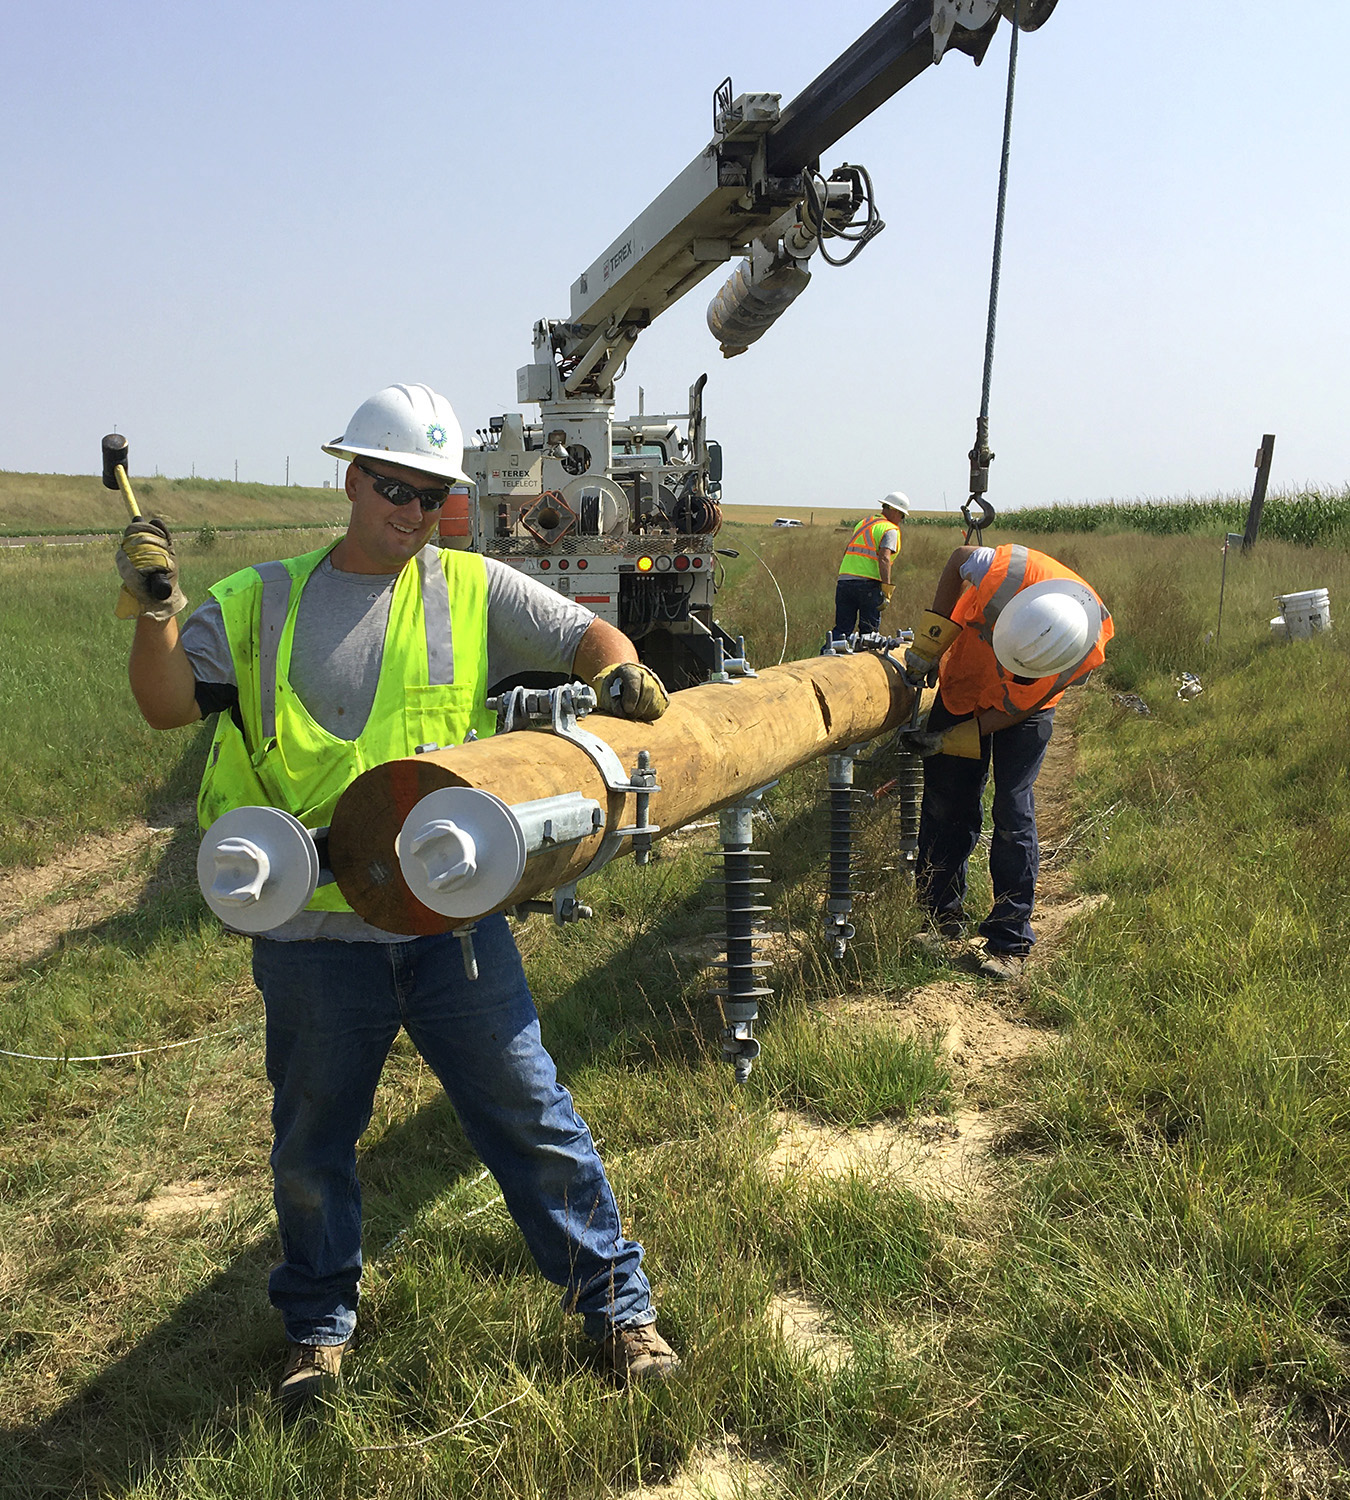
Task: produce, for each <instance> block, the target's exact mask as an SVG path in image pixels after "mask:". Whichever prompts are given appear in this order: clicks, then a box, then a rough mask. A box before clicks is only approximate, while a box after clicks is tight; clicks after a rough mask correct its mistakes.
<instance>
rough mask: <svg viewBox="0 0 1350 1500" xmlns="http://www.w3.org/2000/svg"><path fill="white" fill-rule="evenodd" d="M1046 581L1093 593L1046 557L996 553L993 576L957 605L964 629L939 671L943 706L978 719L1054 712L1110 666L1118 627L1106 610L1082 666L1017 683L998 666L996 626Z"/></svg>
mask: <svg viewBox="0 0 1350 1500" xmlns="http://www.w3.org/2000/svg"><path fill="white" fill-rule="evenodd" d="M1047 578H1071V579H1073V580H1074V581H1075V582H1077V583H1081V584H1083V585H1084V587H1086V588H1091V585H1090V584H1088V583H1087V582H1086V581H1085V580H1084V579H1082V578H1079V576H1078V574H1077V573H1075V572H1074V571H1073V570H1072V569H1071V568H1066V567H1065V566H1064V564H1063V563H1059V562H1056V561H1055V559H1054V558H1053V557H1050V556H1048V555H1047V554H1046V553H1044V552H1037V551H1036V550H1035V549H1034V548H1031V547H1010V546H1004V547H995V548H994V560H993V562H991V563H990V564H989V571H988V572H987V573H986V574H985V575H984V577H983V578H982V579H981V580H980V581H979V583H977V584H976V585H975V586H974V587H973V588H968V589H967V590H966V591H965V593H964V594H962V595H961V597H960V598H959V599H958V600H957V601H956V608H955V609H953V610H952V619H953V620H955V622H956V623H957V624H958V625H960V626H962V627H963V628H962V630H961V634H960V635H959V636H957V638H956V640H955V641H954V642H953V644H952V647H951V649H950V650H949V651H948V652H947V653H946V655H945V656H944V657H943V658H942V665H941V667H940V668H939V670H938V683H939V686H940V687H941V689H942V701H943V703H944V704H945V705H946V706H947V707H948V708H949V709H950V710H951V711H952V713H954V714H979V713H984V712H985V711H986V710H987V709H999V710H1001V711H1002V712H1004V713H1010V714H1017V713H1026V712H1028V711H1034V710H1035V709H1038V708H1051V707H1053V705H1054V704H1056V703H1058V702H1059V700H1060V699H1061V698H1062V697H1063V696H1064V689H1065V688H1066V687H1068V686H1069V684H1070V683H1072V682H1077V681H1078V680H1079V679H1080V678H1082V677H1086V676H1087V674H1088V673H1089V672H1091V671H1092V670H1093V669H1094V668H1095V667H1099V666H1101V664H1102V662H1104V661H1105V660H1106V653H1105V650H1104V647H1105V646H1106V643H1107V641H1109V640H1110V639H1111V637H1112V636H1113V635H1114V634H1115V631H1116V627H1115V625H1114V624H1113V623H1112V621H1111V616H1110V614H1109V613H1108V612H1107V610H1106V606H1105V605H1103V606H1102V628H1101V633H1100V634H1099V635H1098V636H1097V639H1096V640H1095V641H1094V642H1093V644H1092V646H1091V648H1090V649H1089V650H1088V652H1087V654H1086V655H1085V656H1084V657H1083V659H1082V660H1081V661H1079V662H1076V663H1075V664H1074V665H1073V666H1070V667H1066V668H1065V669H1064V671H1062V672H1060V673H1059V674H1058V675H1057V676H1055V677H1038V678H1036V679H1034V680H1033V681H1031V682H1019V681H1018V680H1017V679H1016V677H1014V675H1013V674H1012V673H1011V672H1009V671H1007V670H1006V669H1005V668H1004V667H1002V666H1000V665H999V660H998V658H997V657H996V656H995V655H994V646H993V638H994V622H995V621H996V620H997V619H998V617H999V614H1000V613H1001V612H1002V610H1003V609H1004V607H1005V606H1006V605H1007V604H1008V602H1009V601H1010V600H1011V599H1013V598H1014V597H1015V596H1016V595H1017V594H1018V593H1019V592H1020V591H1021V590H1022V589H1024V588H1029V587H1030V586H1031V585H1032V584H1033V583H1041V582H1043V581H1044V580H1045V579H1047ZM1094 592H1095V590H1094Z"/></svg>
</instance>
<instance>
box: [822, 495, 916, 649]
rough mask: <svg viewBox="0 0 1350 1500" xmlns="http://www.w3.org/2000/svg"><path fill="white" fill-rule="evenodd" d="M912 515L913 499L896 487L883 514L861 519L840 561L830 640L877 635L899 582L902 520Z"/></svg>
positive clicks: (884, 501)
mask: <svg viewBox="0 0 1350 1500" xmlns="http://www.w3.org/2000/svg"><path fill="white" fill-rule="evenodd" d="M908 515H909V501H908V500H907V499H906V498H905V496H904V495H902V494H901V493H900V491H899V490H893V491H892V492H891V493H890V494H889V495H887V496H886V498H885V499H884V500H883V501H882V502H881V514H880V515H879V516H868V517H867V519H866V520H864V521H859V522H858V524H857V526H855V527H854V529H853V535H852V536H851V537H850V538H849V543H848V546H847V547H846V548H845V549H844V559H843V561H842V562H841V563H840V564H839V581H838V582H837V583H836V584H835V586H834V629H833V630H831V631H830V639H831V640H835V641H846V640H848V638H849V636H851V635H869V634H875V632H876V631H877V630H879V629H880V628H881V611H882V608H883V607H884V606H885V604H886V603H888V602H889V600H890V597H891V593H892V591H893V590H894V587H895V585H894V584H893V583H892V582H891V565H892V564H893V563H894V561H895V559H896V558H897V557H899V555H900V523H901V521H903V520H904V519H905V517H906V516H908Z"/></svg>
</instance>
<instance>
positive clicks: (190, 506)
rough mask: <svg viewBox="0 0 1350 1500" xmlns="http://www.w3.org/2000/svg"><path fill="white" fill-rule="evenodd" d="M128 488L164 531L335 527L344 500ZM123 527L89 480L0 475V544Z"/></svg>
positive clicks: (167, 484)
mask: <svg viewBox="0 0 1350 1500" xmlns="http://www.w3.org/2000/svg"><path fill="white" fill-rule="evenodd" d="M132 489H133V490H134V492H135V495H136V500H137V503H138V504H139V506H140V508H141V511H142V513H143V514H145V515H147V516H152V515H158V516H162V517H163V519H164V520H165V521H167V522H168V524H169V527H170V529H171V530H172V531H173V532H174V533H175V534H177V533H178V532H186V531H191V532H197V531H200V530H202V529H203V528H214V529H215V530H217V531H225V530H230V531H235V530H240V531H255V530H259V529H271V528H273V527H278V526H281V527H286V526H306V527H307V526H334V525H336V526H342V525H345V524H346V514H347V499H346V496H345V495H344V494H343V493H342V491H340V490H336V491H335V490H331V489H317V490H314V489H303V488H301V487H300V486H299V485H291V486H289V487H287V486H286V485H280V484H234V483H232V482H231V481H229V480H226V479H164V478H161V477H160V476H158V475H156V476H153V477H150V478H145V477H143V476H140V475H135V476H133V478H132ZM126 524H127V513H126V507H125V505H124V503H123V501H122V496H121V494H120V493H119V492H118V491H116V490H109V489H105V488H104V485H103V481H102V479H100V478H99V477H98V476H97V475H95V474H15V473H11V472H8V471H6V470H0V537H6V536H11V537H20V536H74V535H83V534H85V533H87V532H107V533H108V534H110V535H117V536H120V535H121V534H122V528H123V527H124V526H125V525H126Z"/></svg>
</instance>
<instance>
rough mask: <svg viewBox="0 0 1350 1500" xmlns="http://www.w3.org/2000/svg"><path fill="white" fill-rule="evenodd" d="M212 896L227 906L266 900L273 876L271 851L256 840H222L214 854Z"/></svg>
mask: <svg viewBox="0 0 1350 1500" xmlns="http://www.w3.org/2000/svg"><path fill="white" fill-rule="evenodd" d="M213 859H214V863H215V879H214V880H213V881H212V882H211V894H212V895H213V896H214V897H215V899H216V900H217V901H219V902H221V903H222V904H223V905H225V906H252V905H254V904H255V903H256V902H258V901H260V900H261V899H262V893H263V887H264V886H265V885H266V884H267V879H268V877H269V876H270V875H271V873H272V861H271V860H270V859H268V857H267V851H266V850H265V849H262V848H259V846H258V845H257V844H255V843H254V842H253V840H252V839H242V838H231V839H221V841H220V842H219V843H218V844H217V845H216V847H215V850H214V851H213Z"/></svg>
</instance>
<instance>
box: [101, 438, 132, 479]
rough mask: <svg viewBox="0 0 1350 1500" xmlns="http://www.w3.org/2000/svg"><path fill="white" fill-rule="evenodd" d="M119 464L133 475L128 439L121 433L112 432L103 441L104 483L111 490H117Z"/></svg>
mask: <svg viewBox="0 0 1350 1500" xmlns="http://www.w3.org/2000/svg"><path fill="white" fill-rule="evenodd" d="M118 464H121V466H122V468H123V470H124V471H125V472H126V473H128V474H130V473H131V465H130V463H129V462H128V460H127V440H126V438H124V437H123V436H122V434H121V433H120V432H110V433H109V434H108V436H107V437H105V438H104V439H103V483H104V484H105V485H107V487H108V488H109V489H110V490H115V489H116V488H117V466H118Z"/></svg>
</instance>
